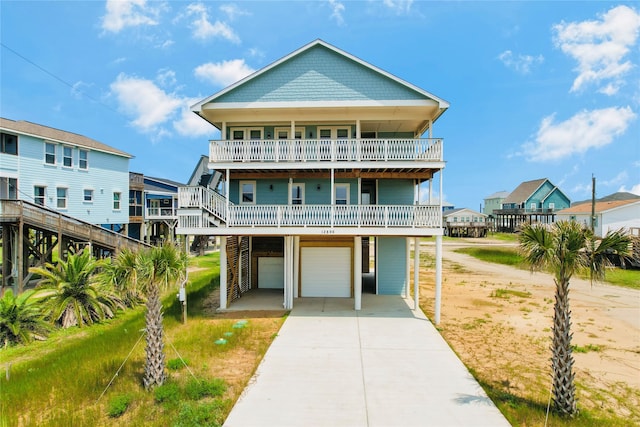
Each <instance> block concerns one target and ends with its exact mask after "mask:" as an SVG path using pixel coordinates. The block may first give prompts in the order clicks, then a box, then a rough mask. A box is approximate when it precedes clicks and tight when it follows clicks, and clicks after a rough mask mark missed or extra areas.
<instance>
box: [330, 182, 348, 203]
mask: <svg viewBox="0 0 640 427" xmlns="http://www.w3.org/2000/svg"><path fill="white" fill-rule="evenodd" d="M338 188H346V190H347V203H346V204H347V205H350V204H351V197H350V196H351V194H350V193H351V184H349V183H348V182H336V183H335V184H334V188H333V204H334V205H336V206H337V205H338V194H337V193H338ZM341 206H342V205H341Z"/></svg>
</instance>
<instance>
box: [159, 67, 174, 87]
mask: <svg viewBox="0 0 640 427" xmlns="http://www.w3.org/2000/svg"><path fill="white" fill-rule="evenodd" d="M156 81H157V82H158V83H159V84H160V86H165V87H167V86H174V85H175V84H176V73H175V71H173V70H169V69H167V68H163V69H162V70H160V71H158V75H157V76H156Z"/></svg>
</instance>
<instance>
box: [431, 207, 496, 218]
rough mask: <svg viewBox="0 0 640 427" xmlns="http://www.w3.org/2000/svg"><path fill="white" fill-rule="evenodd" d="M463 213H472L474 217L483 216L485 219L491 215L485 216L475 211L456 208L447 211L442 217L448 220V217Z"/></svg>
mask: <svg viewBox="0 0 640 427" xmlns="http://www.w3.org/2000/svg"><path fill="white" fill-rule="evenodd" d="M462 211H467V212H469V213H471V214H472V215H478V216H483V217H487V216H489V215H487V214H483V213H482V212H478V211H474V210H473V209H469V208H456V209H451V210H448V211H445V212H444V213H443V214H442V216H443V217H445V218H446V217H448V216H451V215H454V214H457V213H460V212H462Z"/></svg>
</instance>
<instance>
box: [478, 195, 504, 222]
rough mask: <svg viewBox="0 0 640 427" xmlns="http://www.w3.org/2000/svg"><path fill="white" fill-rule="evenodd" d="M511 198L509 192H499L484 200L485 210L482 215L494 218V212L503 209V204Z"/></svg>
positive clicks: (483, 209)
mask: <svg viewBox="0 0 640 427" xmlns="http://www.w3.org/2000/svg"><path fill="white" fill-rule="evenodd" d="M508 196H509V192H508V191H498V192H496V193H493V194H491V195H490V196H487V197H485V198H484V208H482V213H484V214H485V215H487V216H493V215H494V212H495V211H497V210H500V209H502V202H504V199H506V198H507V197H508Z"/></svg>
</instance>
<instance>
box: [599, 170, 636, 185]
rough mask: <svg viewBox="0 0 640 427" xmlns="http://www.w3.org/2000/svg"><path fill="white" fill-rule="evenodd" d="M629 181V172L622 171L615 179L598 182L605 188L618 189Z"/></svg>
mask: <svg viewBox="0 0 640 427" xmlns="http://www.w3.org/2000/svg"><path fill="white" fill-rule="evenodd" d="M627 179H629V174H628V173H627V171H622V172H619V173H618V175H616V176H614V177H613V178H611V179H604V180H600V181H598V183H599V184H600V185H602V186H603V187H616V186H619V185H621V184H622V183H624V182H625V181H626V180H627Z"/></svg>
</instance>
